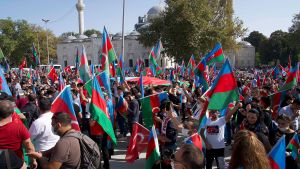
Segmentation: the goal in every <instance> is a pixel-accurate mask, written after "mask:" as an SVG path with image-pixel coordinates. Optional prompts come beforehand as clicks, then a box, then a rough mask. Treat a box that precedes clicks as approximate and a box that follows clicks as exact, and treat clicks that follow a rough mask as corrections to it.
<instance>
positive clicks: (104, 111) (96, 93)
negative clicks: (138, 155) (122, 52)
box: [90, 76, 117, 145]
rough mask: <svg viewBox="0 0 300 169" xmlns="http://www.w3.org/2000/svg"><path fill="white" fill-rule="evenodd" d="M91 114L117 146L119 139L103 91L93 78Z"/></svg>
mask: <svg viewBox="0 0 300 169" xmlns="http://www.w3.org/2000/svg"><path fill="white" fill-rule="evenodd" d="M90 113H91V115H92V118H93V120H95V121H97V123H98V124H100V126H101V127H102V128H103V130H104V131H105V132H106V133H107V134H108V135H109V137H110V138H111V140H112V141H113V143H114V144H115V145H117V139H116V136H115V133H114V129H113V126H112V123H111V121H110V118H109V113H108V108H107V105H106V101H105V99H104V96H103V93H102V90H101V88H100V85H99V83H98V80H97V78H95V76H94V78H93V87H92V100H91V104H90Z"/></svg>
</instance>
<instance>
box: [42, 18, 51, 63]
mask: <svg viewBox="0 0 300 169" xmlns="http://www.w3.org/2000/svg"><path fill="white" fill-rule="evenodd" d="M42 21H43V22H45V25H46V36H47V55H48V65H49V64H50V57H49V41H48V27H47V24H48V22H49V21H50V20H49V19H42Z"/></svg>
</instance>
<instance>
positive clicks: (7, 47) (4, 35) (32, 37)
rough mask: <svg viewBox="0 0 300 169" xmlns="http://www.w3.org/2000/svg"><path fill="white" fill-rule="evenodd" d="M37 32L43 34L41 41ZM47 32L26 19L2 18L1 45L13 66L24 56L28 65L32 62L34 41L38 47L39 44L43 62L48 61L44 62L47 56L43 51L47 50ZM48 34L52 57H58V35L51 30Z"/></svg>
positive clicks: (0, 22)
mask: <svg viewBox="0 0 300 169" xmlns="http://www.w3.org/2000/svg"><path fill="white" fill-rule="evenodd" d="M37 34H41V36H40V37H39V43H38V40H37ZM45 34H46V33H45V30H43V29H42V28H41V27H38V26H36V25H33V24H29V23H28V22H27V21H25V20H17V21H13V20H11V19H10V18H8V19H0V47H1V49H2V50H3V53H4V55H5V56H6V58H7V60H8V61H9V63H10V64H11V66H12V67H14V66H18V65H19V64H20V63H21V61H22V60H23V59H24V57H26V60H27V63H28V66H29V65H30V64H32V59H31V54H32V43H35V45H36V48H37V45H38V44H39V46H40V53H41V56H40V57H41V60H42V63H46V62H43V61H44V60H45V57H47V55H44V54H43V51H46V45H44V43H46V36H45ZM48 36H49V51H50V57H52V58H56V43H57V40H56V37H55V36H54V34H53V33H52V32H50V31H49V32H48ZM38 53H39V52H38Z"/></svg>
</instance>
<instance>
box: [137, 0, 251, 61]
mask: <svg viewBox="0 0 300 169" xmlns="http://www.w3.org/2000/svg"><path fill="white" fill-rule="evenodd" d="M166 4H167V5H166V6H167V7H166V9H165V11H164V12H163V13H162V14H161V16H160V17H158V18H155V19H153V20H151V21H150V23H151V24H150V26H148V27H146V28H141V29H139V30H138V31H139V32H140V33H141V36H140V38H139V40H140V42H141V43H142V44H144V45H145V46H153V45H154V44H155V43H156V42H157V40H158V39H159V38H160V37H161V40H162V43H163V46H164V48H165V52H167V54H168V55H169V56H174V57H175V59H176V60H178V61H180V60H182V59H185V60H188V58H189V57H190V55H191V54H194V55H196V56H198V55H200V54H201V53H206V52H207V51H208V50H210V49H212V47H213V46H214V45H215V43H216V42H221V43H222V46H223V48H224V49H232V48H235V47H236V42H235V39H236V38H237V37H240V36H241V35H243V34H244V32H245V29H243V27H242V26H243V24H242V21H241V20H239V19H238V18H233V9H232V0H228V1H224V0H201V1H199V0H166Z"/></svg>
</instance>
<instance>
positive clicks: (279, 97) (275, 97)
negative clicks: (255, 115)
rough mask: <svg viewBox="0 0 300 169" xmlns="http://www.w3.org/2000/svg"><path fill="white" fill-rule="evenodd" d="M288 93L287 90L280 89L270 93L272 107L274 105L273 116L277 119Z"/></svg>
mask: <svg viewBox="0 0 300 169" xmlns="http://www.w3.org/2000/svg"><path fill="white" fill-rule="evenodd" d="M286 94H287V91H286V90H283V91H280V92H278V93H274V94H272V95H270V96H269V97H270V98H271V107H272V110H273V112H272V117H273V118H274V119H275V118H276V117H277V115H278V111H279V110H280V108H281V107H280V105H281V103H282V102H283V100H284V98H285V96H286Z"/></svg>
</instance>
